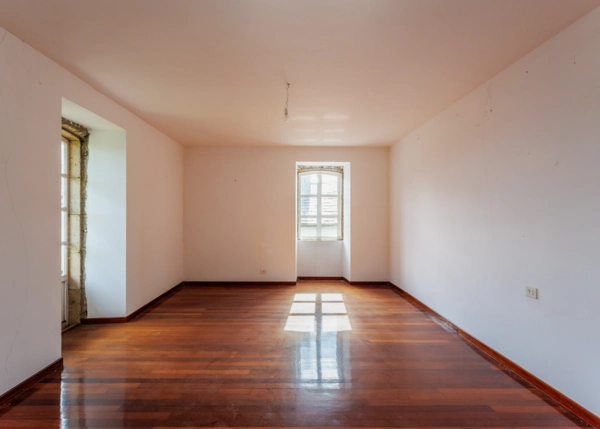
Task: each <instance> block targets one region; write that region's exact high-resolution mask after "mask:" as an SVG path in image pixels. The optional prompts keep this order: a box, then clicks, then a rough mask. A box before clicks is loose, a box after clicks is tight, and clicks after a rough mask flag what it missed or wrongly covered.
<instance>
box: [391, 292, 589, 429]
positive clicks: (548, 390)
mask: <svg viewBox="0 0 600 429" xmlns="http://www.w3.org/2000/svg"><path fill="white" fill-rule="evenodd" d="M389 285H390V287H391V289H392V290H393V291H394V292H396V293H397V294H398V295H400V296H401V297H403V298H404V299H406V300H407V301H408V302H410V303H411V304H413V305H414V306H415V307H417V308H419V309H420V310H423V311H425V312H426V313H429V314H431V316H433V317H435V318H436V319H439V320H440V321H442V322H443V323H444V324H445V325H447V326H449V327H451V328H452V329H453V330H454V331H456V333H457V334H458V335H460V336H461V337H462V338H464V339H465V340H466V341H468V342H469V343H471V344H472V345H473V346H474V347H476V348H477V349H479V350H480V351H482V352H483V353H485V354H486V355H488V356H489V357H490V358H491V359H492V360H494V361H495V362H496V363H497V364H498V365H499V366H504V367H506V368H507V369H508V370H509V371H511V372H513V373H515V374H516V375H518V376H519V377H521V378H522V379H523V380H525V381H527V382H528V383H529V384H531V385H532V386H534V387H535V388H537V389H538V390H540V391H541V392H542V393H545V394H546V395H547V396H548V397H550V398H552V399H553V400H555V401H556V402H558V403H559V404H560V405H561V406H563V407H564V408H566V409H567V410H569V411H570V412H572V413H573V414H575V415H576V416H577V417H579V418H580V419H582V420H584V421H585V422H587V423H589V424H590V425H592V426H594V427H595V428H598V429H600V417H598V416H597V415H595V414H594V413H592V412H591V411H589V410H588V409H586V408H584V407H582V406H581V405H579V404H578V403H577V402H575V401H573V400H572V399H571V398H569V397H568V396H565V395H564V394H563V393H561V392H560V391H558V390H556V389H555V388H554V387H552V386H550V385H549V384H548V383H546V382H545V381H543V380H541V379H540V378H538V377H536V376H535V375H533V374H532V373H530V372H529V371H527V370H526V369H524V368H523V367H521V366H520V365H518V364H516V363H515V362H513V361H512V360H510V359H508V358H507V357H506V356H504V355H503V354H501V353H499V352H497V351H496V350H494V349H492V348H491V347H489V346H488V345H486V344H485V343H483V342H481V341H479V340H478V339H477V338H475V337H473V336H472V335H470V334H469V333H467V332H465V331H463V330H462V329H461V328H459V327H457V326H456V325H455V324H454V323H452V322H450V321H449V320H448V319H446V318H445V317H444V316H442V315H440V314H439V313H437V312H436V311H434V310H432V309H431V308H430V307H428V306H427V305H425V304H423V303H422V302H421V301H419V300H418V299H417V298H415V297H414V296H412V295H411V294H409V293H408V292H406V291H405V290H403V289H401V288H400V287H398V286H396V285H395V284H393V283H391V282H390V283H389Z"/></svg>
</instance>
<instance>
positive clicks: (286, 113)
mask: <svg viewBox="0 0 600 429" xmlns="http://www.w3.org/2000/svg"><path fill="white" fill-rule="evenodd" d="M285 85H286V86H285V109H284V111H283V113H284V117H285V122H290V115H289V113H288V104H289V102H290V84H289V83H288V82H286V84H285Z"/></svg>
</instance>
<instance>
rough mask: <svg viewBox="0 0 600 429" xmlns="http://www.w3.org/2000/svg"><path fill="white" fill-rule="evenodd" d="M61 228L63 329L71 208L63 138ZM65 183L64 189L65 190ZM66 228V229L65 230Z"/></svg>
mask: <svg viewBox="0 0 600 429" xmlns="http://www.w3.org/2000/svg"><path fill="white" fill-rule="evenodd" d="M60 144H61V168H60V180H61V199H62V201H61V207H60V216H61V228H60V253H61V263H60V271H61V279H60V283H61V288H62V290H61V296H62V305H61V307H62V311H61V319H62V327H63V328H64V327H66V325H67V322H68V319H69V304H68V294H69V206H70V183H69V181H70V149H71V142H70V141H69V140H67V139H66V138H64V137H62V138H61V142H60ZM63 183H64V188H63ZM63 219H64V222H63ZM63 226H64V229H63Z"/></svg>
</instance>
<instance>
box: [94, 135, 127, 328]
mask: <svg viewBox="0 0 600 429" xmlns="http://www.w3.org/2000/svg"><path fill="white" fill-rule="evenodd" d="M126 182H127V171H126V134H125V131H123V130H121V131H112V130H92V131H91V134H90V141H89V158H88V183H87V200H86V212H87V236H86V258H85V259H86V261H85V262H86V263H85V292H86V298H87V305H88V317H89V318H97V317H123V316H126V315H127V314H126V299H127V278H126V276H127V264H126V262H127V254H126V252H127V243H126V234H127V201H126V198H127V195H126Z"/></svg>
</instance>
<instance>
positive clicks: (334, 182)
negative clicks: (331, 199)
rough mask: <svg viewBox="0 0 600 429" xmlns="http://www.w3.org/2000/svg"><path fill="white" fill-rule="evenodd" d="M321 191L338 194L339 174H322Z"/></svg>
mask: <svg viewBox="0 0 600 429" xmlns="http://www.w3.org/2000/svg"><path fill="white" fill-rule="evenodd" d="M321 180H322V184H321V193H322V194H323V195H337V193H338V180H339V176H338V175H337V174H323V175H322V176H321Z"/></svg>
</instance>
